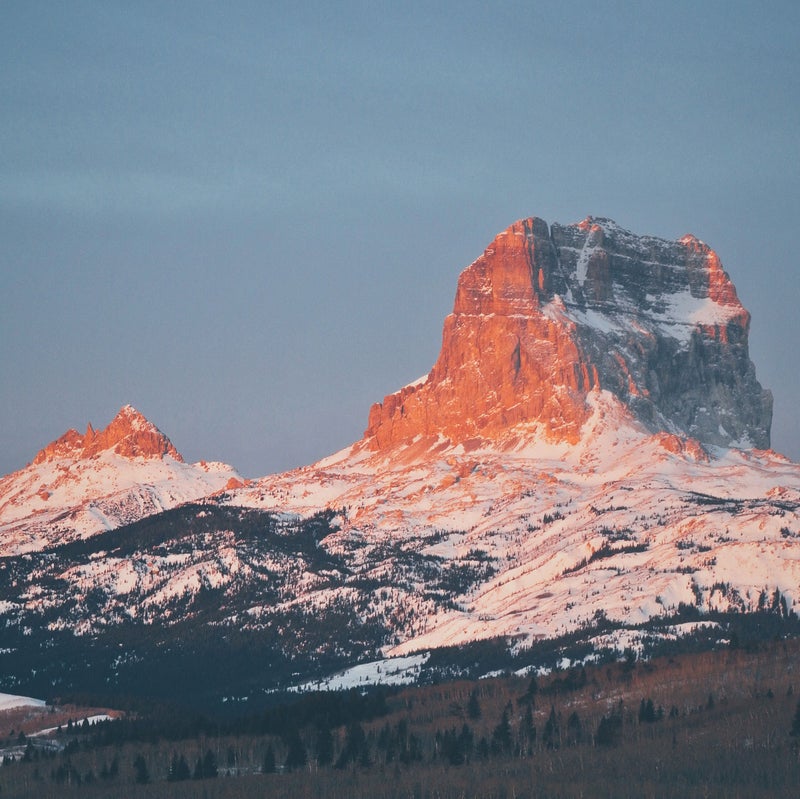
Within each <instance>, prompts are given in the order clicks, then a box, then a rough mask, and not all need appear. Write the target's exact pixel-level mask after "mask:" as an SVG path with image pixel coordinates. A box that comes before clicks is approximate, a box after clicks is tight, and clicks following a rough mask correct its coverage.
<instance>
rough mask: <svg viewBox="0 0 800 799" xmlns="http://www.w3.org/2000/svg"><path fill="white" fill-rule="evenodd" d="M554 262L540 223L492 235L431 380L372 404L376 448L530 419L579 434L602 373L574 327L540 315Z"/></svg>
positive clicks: (458, 437) (556, 433)
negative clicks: (597, 375)
mask: <svg viewBox="0 0 800 799" xmlns="http://www.w3.org/2000/svg"><path fill="white" fill-rule="evenodd" d="M540 246H541V248H542V252H541V254H540ZM552 264H553V260H552V253H551V247H550V242H549V236H548V233H547V226H546V225H545V224H544V223H542V222H541V221H540V220H532V219H530V220H524V221H522V222H517V223H516V224H514V225H512V226H511V227H510V228H509V229H508V230H507V231H505V232H503V233H501V234H500V235H499V236H497V237H496V238H495V240H494V241H493V242H492V243H491V244H490V245H489V247H488V248H487V249H486V251H485V252H484V254H483V255H482V256H481V257H480V258H478V260H477V261H475V262H474V263H473V264H471V265H470V266H469V267H467V269H465V270H464V272H463V273H462V274H461V277H460V279H459V281H458V288H457V290H456V299H455V304H454V308H453V313H452V314H450V315H449V316H448V317H447V318H446V319H445V323H444V331H443V334H442V349H441V352H440V354H439V359H438V360H437V362H436V365H435V366H434V367H433V370H432V371H431V373H430V375H429V377H428V380H427V382H425V383H424V384H423V385H421V386H410V387H407V388H405V389H402V390H401V391H400V392H398V393H396V394H392V395H389V396H388V397H386V398H385V400H384V402H383V403H382V404H380V403H379V404H376V405H374V406H373V407H372V410H371V411H370V417H369V426H368V429H367V431H366V436H367V437H369V438H371V439H372V442H371V444H372V446H374V447H375V448H384V447H387V446H390V445H392V444H394V443H396V442H398V441H404V440H407V439H410V438H413V437H414V436H416V435H423V436H432V435H438V434H443V435H444V436H446V437H447V438H449V439H451V440H452V441H464V440H465V439H468V438H470V437H473V436H476V435H478V436H491V435H492V434H494V433H497V432H499V431H501V430H503V429H505V428H508V427H510V426H512V425H515V424H518V423H520V422H532V421H538V422H541V423H542V424H543V425H544V428H545V430H546V432H547V433H548V434H549V435H551V436H552V437H554V438H557V439H568V440H572V441H574V440H577V436H578V431H579V430H580V426H581V424H582V423H583V421H584V420H585V418H586V415H587V408H586V405H585V402H584V399H585V396H586V392H587V391H589V390H590V389H591V388H592V386H593V385H594V383H595V379H594V377H593V372H592V369H591V366H590V365H589V364H588V363H587V362H586V359H585V358H584V357H583V355H582V353H581V351H580V349H579V347H578V345H577V342H576V340H575V338H574V336H573V334H572V332H573V331H572V330H571V325H570V324H569V323H568V322H565V321H564V320H563V319H558V318H555V319H553V318H549V317H548V316H545V315H544V314H543V313H542V312H541V298H542V295H544V296H545V297H546V289H547V287H548V285H549V282H550V271H551V269H552Z"/></svg>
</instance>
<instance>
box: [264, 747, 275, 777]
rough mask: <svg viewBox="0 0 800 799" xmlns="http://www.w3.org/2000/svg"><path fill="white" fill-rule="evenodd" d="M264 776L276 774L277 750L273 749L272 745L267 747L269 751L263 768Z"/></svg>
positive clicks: (265, 756)
mask: <svg viewBox="0 0 800 799" xmlns="http://www.w3.org/2000/svg"><path fill="white" fill-rule="evenodd" d="M261 773H262V774H274V773H275V750H274V749H273V748H272V744H270V745H269V746H268V747H267V751H266V752H265V754H264V764H263V766H262V767H261Z"/></svg>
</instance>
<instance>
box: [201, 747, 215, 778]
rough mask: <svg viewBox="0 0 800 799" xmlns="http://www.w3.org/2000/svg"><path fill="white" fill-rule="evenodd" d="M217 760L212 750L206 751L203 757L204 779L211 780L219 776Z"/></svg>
mask: <svg viewBox="0 0 800 799" xmlns="http://www.w3.org/2000/svg"><path fill="white" fill-rule="evenodd" d="M217 773H218V772H217V758H216V757H214V753H213V752H212V751H211V750H210V749H206V753H205V755H204V756H203V777H204V778H205V779H210V778H213V777H216V776H217Z"/></svg>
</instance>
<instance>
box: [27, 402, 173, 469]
mask: <svg viewBox="0 0 800 799" xmlns="http://www.w3.org/2000/svg"><path fill="white" fill-rule="evenodd" d="M107 450H111V451H113V452H116V453H117V454H118V455H122V456H124V457H126V458H163V457H164V456H165V455H169V456H171V457H172V458H174V459H175V460H176V461H183V458H182V457H181V455H180V453H179V452H178V451H177V450H176V449H175V447H174V446H173V445H172V442H171V441H170V440H169V439H168V438H167V437H166V436H165V435H164V434H163V433H162V432H161V431H160V430H159V429H158V428H157V427H156V426H155V425H154V424H152V423H151V422H149V421H148V420H147V419H146V418H145V417H144V416H143V415H142V414H141V413H139V411H137V410H136V409H135V408H133V407H132V406H130V405H125V406H124V407H123V408H121V409H120V411H119V413H118V414H117V415H116V416H115V417H114V418H113V419H112V421H111V422H110V423H109V425H108V427H106V428H105V429H103V430H100V431H96V430H95V429H94V428H93V427H92V425H91V424H89V425H88V426H87V428H86V434H85V435H81V434H80V433H79V432H78V431H77V430H68V431H67V432H66V433H65V434H64V435H63V436H61V437H60V438H58V439H56V440H55V441H53V442H52V443H50V444H48V445H47V446H46V447H45V448H44V449H43V450H41V451H40V452H39V453H38V454H37V456H36V457H35V458H34V461H33V462H34V463H35V464H38V463H44V462H46V461H51V460H56V459H60V458H73V459H75V460H78V459H86V458H91V457H94V456H95V455H99V454H100V453H101V452H105V451H107Z"/></svg>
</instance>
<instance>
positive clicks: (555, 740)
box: [542, 705, 561, 749]
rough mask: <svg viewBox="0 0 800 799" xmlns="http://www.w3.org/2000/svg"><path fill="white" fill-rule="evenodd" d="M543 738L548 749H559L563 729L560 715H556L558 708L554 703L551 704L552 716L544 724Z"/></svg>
mask: <svg viewBox="0 0 800 799" xmlns="http://www.w3.org/2000/svg"><path fill="white" fill-rule="evenodd" d="M542 740H543V741H544V745H545V746H546V747H547V748H548V749H558V747H559V744H560V743H561V730H560V727H559V724H558V716H556V709H555V707H554V706H553V705H550V716H549V717H548V719H547V722H546V724H545V725H544V732H543V733H542Z"/></svg>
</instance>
